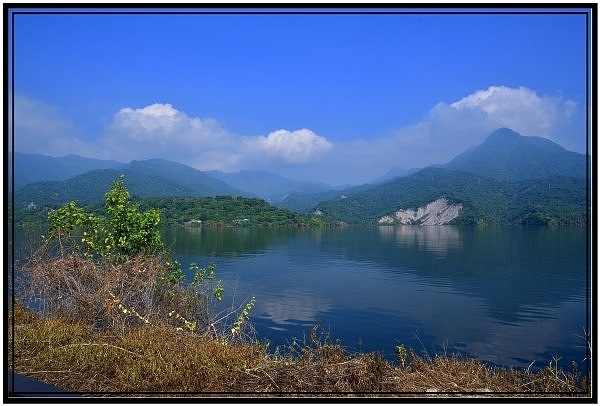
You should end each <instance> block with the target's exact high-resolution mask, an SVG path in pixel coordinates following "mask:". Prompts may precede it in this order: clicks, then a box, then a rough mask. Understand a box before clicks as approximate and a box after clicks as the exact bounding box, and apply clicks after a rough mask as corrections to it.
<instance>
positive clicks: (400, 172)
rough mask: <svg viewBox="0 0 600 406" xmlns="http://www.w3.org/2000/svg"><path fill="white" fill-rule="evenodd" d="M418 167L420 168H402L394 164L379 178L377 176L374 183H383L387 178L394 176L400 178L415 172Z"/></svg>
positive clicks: (390, 178)
mask: <svg viewBox="0 0 600 406" xmlns="http://www.w3.org/2000/svg"><path fill="white" fill-rule="evenodd" d="M419 169H422V168H403V167H401V166H395V167H393V168H392V169H390V170H389V171H387V172H386V173H385V174H384V175H383V176H380V177H379V178H377V179H376V180H375V182H374V183H383V182H387V181H388V180H392V179H394V178H400V177H402V176H408V175H412V174H413V173H415V172H417V171H418V170H419Z"/></svg>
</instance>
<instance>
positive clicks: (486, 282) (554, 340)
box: [15, 226, 589, 371]
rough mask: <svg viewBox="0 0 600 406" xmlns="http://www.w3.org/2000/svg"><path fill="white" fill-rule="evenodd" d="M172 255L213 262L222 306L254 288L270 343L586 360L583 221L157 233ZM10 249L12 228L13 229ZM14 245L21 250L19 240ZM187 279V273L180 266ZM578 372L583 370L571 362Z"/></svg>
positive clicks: (495, 358) (256, 314) (519, 360)
mask: <svg viewBox="0 0 600 406" xmlns="http://www.w3.org/2000/svg"><path fill="white" fill-rule="evenodd" d="M162 233H163V237H164V240H165V242H166V243H167V244H168V245H169V246H170V247H171V250H172V251H173V252H174V256H175V257H176V258H177V259H178V260H179V261H180V263H181V264H182V266H183V267H184V268H185V269H187V266H188V265H189V263H190V262H196V263H198V264H200V265H205V264H207V263H208V262H214V263H215V264H216V265H217V274H218V277H219V278H221V279H222V280H223V282H224V285H225V298H224V300H223V303H222V304H221V305H220V306H222V308H226V307H231V306H232V304H234V305H239V304H240V303H242V302H243V301H244V300H246V299H248V298H249V297H250V296H255V297H256V305H255V307H254V309H252V312H251V320H252V323H253V324H254V326H255V328H256V330H257V333H258V336H259V338H261V339H268V340H270V341H271V343H272V345H271V348H274V347H275V346H277V345H283V344H286V343H289V342H290V340H291V339H292V338H293V337H295V338H297V339H300V340H302V339H303V338H304V337H308V336H309V333H310V330H311V328H312V327H313V326H314V325H315V324H316V323H318V324H319V326H320V328H321V329H324V330H326V331H328V332H329V334H330V336H331V338H332V339H333V340H336V339H339V340H340V341H341V343H342V345H344V346H345V347H347V348H348V350H350V351H358V350H360V351H375V350H376V351H381V352H383V353H384V354H385V355H386V357H388V358H393V355H394V348H395V346H396V345H398V344H404V345H405V346H406V347H412V348H414V349H415V350H416V351H417V352H427V354H429V355H430V356H433V355H436V354H444V353H446V354H455V353H459V354H463V355H465V356H474V357H477V358H478V359H481V360H484V361H488V362H492V363H495V364H499V365H510V366H516V367H527V366H529V365H530V364H531V363H532V362H533V361H535V363H534V365H533V367H534V368H535V367H536V366H537V367H543V366H545V365H547V364H548V362H549V361H550V360H552V359H553V357H562V358H561V360H560V363H559V365H561V366H564V367H566V368H569V365H570V363H571V361H573V360H575V361H577V362H578V363H580V362H582V361H583V360H584V359H585V358H586V341H585V334H586V331H589V323H588V318H587V316H586V315H587V314H588V313H589V312H588V310H589V309H588V303H589V300H588V293H587V292H588V286H587V284H588V282H587V279H588V276H589V272H588V269H587V266H586V265H587V259H586V230H585V228H581V227H580V228H569V227H559V228H550V227H483V228H477V227H456V226H429V227H426V226H422V227H419V226H379V227H376V226H374V227H345V228H324V229H284V228H282V229H261V228H240V229H232V228H227V229H200V228H196V229H189V228H183V227H181V228H169V229H165V230H163V231H162ZM15 237H16V248H17V250H16V251H17V254H19V253H20V252H21V249H22V245H23V243H22V241H21V242H20V240H22V236H19V235H15ZM19 247H21V249H19ZM190 276H191V275H190ZM580 369H581V370H582V371H583V370H584V367H583V366H582V365H581V364H580Z"/></svg>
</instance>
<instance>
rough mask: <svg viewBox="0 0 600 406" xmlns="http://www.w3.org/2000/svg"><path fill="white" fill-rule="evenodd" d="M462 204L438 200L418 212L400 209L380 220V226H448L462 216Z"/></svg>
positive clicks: (443, 199) (420, 208)
mask: <svg viewBox="0 0 600 406" xmlns="http://www.w3.org/2000/svg"><path fill="white" fill-rule="evenodd" d="M461 210H462V204H455V203H450V202H448V200H447V199H445V198H440V199H437V200H435V201H433V202H431V203H428V204H426V205H425V206H422V207H419V208H418V209H417V210H413V209H406V210H403V209H400V210H398V211H397V212H395V213H393V214H392V215H389V216H383V217H381V218H380V219H379V220H378V223H379V224H420V225H431V226H434V225H435V226H437V225H442V224H448V223H449V222H450V221H452V220H454V219H455V218H457V217H458V215H459V214H460V211H461Z"/></svg>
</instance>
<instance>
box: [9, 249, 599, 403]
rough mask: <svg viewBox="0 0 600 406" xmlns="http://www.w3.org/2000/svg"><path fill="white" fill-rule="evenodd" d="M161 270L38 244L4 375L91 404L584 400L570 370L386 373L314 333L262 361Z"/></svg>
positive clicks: (451, 364)
mask: <svg viewBox="0 0 600 406" xmlns="http://www.w3.org/2000/svg"><path fill="white" fill-rule="evenodd" d="M68 252H70V254H68ZM57 254H58V255H57ZM162 266H164V264H163V263H161V262H160V260H158V259H155V258H142V257H140V258H135V259H133V260H131V261H127V262H125V263H123V264H120V265H109V264H99V263H96V262H93V261H91V260H88V259H85V258H82V257H80V256H78V255H75V254H72V250H70V249H67V250H64V249H63V247H62V246H58V252H57V251H56V247H55V250H54V251H53V250H49V249H48V247H45V248H44V250H42V251H40V252H38V253H37V254H36V255H34V256H33V257H32V260H31V261H30V262H29V264H28V265H27V267H26V276H27V277H26V280H24V281H23V283H24V285H23V286H25V287H26V289H25V290H24V291H23V295H22V299H23V300H26V301H27V302H26V303H31V302H32V301H34V300H37V303H38V304H39V308H40V309H42V310H43V311H42V312H38V313H33V312H31V311H29V310H26V309H25V308H24V307H23V306H22V305H20V304H18V303H17V305H15V307H14V308H13V309H12V312H11V314H10V315H9V320H8V322H9V326H12V328H9V329H8V332H9V337H8V338H9V341H8V349H9V354H8V361H9V368H10V369H13V370H14V371H15V372H17V373H22V374H24V375H27V376H31V377H33V378H36V379H40V380H42V381H44V382H47V383H50V384H53V385H57V386H59V387H62V388H65V389H66V390H68V391H72V392H82V393H86V394H88V395H89V394H91V393H94V394H95V395H96V396H99V395H102V394H105V395H108V396H160V395H161V394H164V395H167V396H216V395H215V393H216V394H220V395H219V396H245V397H250V396H253V397H254V396H271V397H273V396H299V397H312V396H339V397H343V396H365V397H375V396H381V397H385V396H394V397H431V396H434V397H436V396H446V397H447V396H469V397H473V396H476V397H490V396H495V397H497V396H534V397H536V396H559V397H565V396H580V397H590V396H591V393H590V390H591V389H590V388H591V385H590V382H589V379H588V378H585V379H582V378H581V377H580V376H579V372H578V371H577V369H576V368H575V369H573V371H571V372H565V371H563V370H561V369H559V368H557V367H556V364H554V365H553V364H552V363H550V364H549V366H548V367H546V368H544V369H543V370H541V371H539V372H537V373H534V372H532V371H523V370H510V369H505V368H494V367H490V366H488V365H485V364H483V363H481V362H479V361H476V360H470V359H460V358H456V357H439V358H435V359H423V358H422V357H420V356H417V355H416V354H415V353H414V352H412V351H410V350H409V351H408V352H407V354H406V355H407V356H406V359H405V362H402V363H401V365H397V364H393V363H391V362H389V361H387V360H385V359H384V358H382V356H381V355H380V354H378V353H368V354H363V353H359V354H348V353H346V351H345V350H344V348H343V347H342V346H341V345H340V344H339V343H331V342H329V340H328V337H327V336H326V335H324V334H323V333H320V334H319V332H318V330H317V327H315V328H314V329H313V331H312V332H311V334H310V337H309V341H308V342H304V343H301V344H298V343H294V344H292V345H290V346H288V347H287V348H286V349H284V351H283V353H280V352H279V351H276V352H275V353H272V352H269V351H268V346H267V345H265V344H263V343H260V342H256V341H253V340H249V339H246V340H243V339H240V338H239V337H236V339H235V340H234V339H233V337H232V336H231V333H230V332H228V330H227V329H226V328H221V329H220V330H219V329H217V328H215V326H214V325H213V324H211V322H210V320H209V319H208V314H207V311H208V308H207V304H206V302H205V301H203V300H202V292H198V291H190V290H189V289H187V288H183V287H181V286H179V287H177V286H173V285H168V284H166V285H164V286H163V285H161V283H162V282H160V278H159V273H158V270H159V269H161V267H162ZM123 309H127V310H128V311H127V312H125V311H124V310H123ZM174 310H176V314H179V315H180V316H181V317H180V318H177V317H173V314H174ZM12 313H14V317H13V314H12ZM182 320H187V321H197V324H196V325H195V327H194V328H193V329H191V328H187V327H189V326H188V325H187V324H186V323H184V322H183V321H182ZM213 320H214V319H213ZM13 331H14V335H13ZM225 332H228V334H225ZM13 361H14V363H13ZM575 367H576V366H575Z"/></svg>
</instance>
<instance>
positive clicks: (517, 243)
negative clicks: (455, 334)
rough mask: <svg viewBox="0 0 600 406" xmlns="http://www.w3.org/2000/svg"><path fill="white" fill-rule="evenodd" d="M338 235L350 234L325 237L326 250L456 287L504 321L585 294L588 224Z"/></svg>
mask: <svg viewBox="0 0 600 406" xmlns="http://www.w3.org/2000/svg"><path fill="white" fill-rule="evenodd" d="M338 233H344V234H347V235H343V236H342V235H334V236H333V237H334V238H327V239H325V238H324V241H323V243H322V244H321V248H322V249H326V250H329V251H332V252H336V253H337V254H338V255H343V256H344V258H346V259H349V260H356V261H365V260H366V261H369V262H372V263H376V264H379V266H380V267H381V268H382V269H383V270H384V271H383V272H392V273H394V274H398V275H400V273H403V272H406V271H407V270H409V271H411V272H413V273H414V274H415V275H416V276H418V277H419V278H420V279H421V283H422V284H423V285H425V286H432V287H434V286H442V287H446V286H451V287H452V289H454V290H455V291H457V292H460V293H462V294H464V295H467V296H471V297H475V298H480V299H482V300H483V301H484V303H487V308H488V313H489V315H490V316H492V317H494V318H496V319H498V320H500V321H503V322H508V323H511V322H518V321H522V320H526V319H527V317H528V311H527V309H529V308H532V307H534V308H535V307H538V306H545V307H548V308H551V307H558V306H560V305H561V304H563V303H565V302H568V301H570V300H571V299H578V300H581V299H582V298H583V296H584V295H585V291H584V290H585V286H586V283H585V280H586V271H587V268H586V235H585V228H583V227H560V228H551V227H543V226H542V227H484V228H477V227H461V226H443V227H422V226H400V227H398V226H396V227H393V226H381V227H377V228H374V227H373V228H369V227H365V228H360V227H359V228H354V229H353V228H347V229H345V230H339V231H338Z"/></svg>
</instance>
